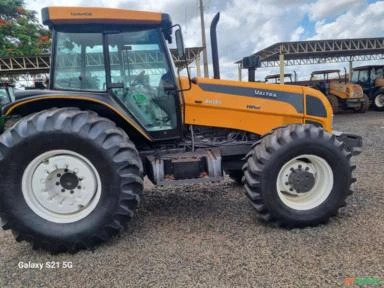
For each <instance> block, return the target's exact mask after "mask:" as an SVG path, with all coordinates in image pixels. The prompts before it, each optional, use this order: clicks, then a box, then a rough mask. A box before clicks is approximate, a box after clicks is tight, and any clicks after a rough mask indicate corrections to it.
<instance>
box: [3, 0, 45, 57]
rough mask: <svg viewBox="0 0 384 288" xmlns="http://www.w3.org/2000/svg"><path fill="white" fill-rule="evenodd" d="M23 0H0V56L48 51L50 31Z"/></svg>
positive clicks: (25, 54) (30, 54)
mask: <svg viewBox="0 0 384 288" xmlns="http://www.w3.org/2000/svg"><path fill="white" fill-rule="evenodd" d="M24 7H25V3H24V0H0V57H10V56H33V55H38V54H41V53H46V52H48V49H49V47H50V33H49V31H48V30H47V29H45V28H44V27H43V26H42V25H41V24H40V23H39V21H38V19H37V17H36V12H35V11H32V10H28V9H25V8H24Z"/></svg>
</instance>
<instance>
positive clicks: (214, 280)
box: [0, 112, 384, 287]
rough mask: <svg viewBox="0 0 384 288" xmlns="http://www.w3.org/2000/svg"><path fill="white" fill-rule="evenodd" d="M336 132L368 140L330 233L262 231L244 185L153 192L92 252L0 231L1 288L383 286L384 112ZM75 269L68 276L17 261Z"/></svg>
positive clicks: (347, 121)
mask: <svg viewBox="0 0 384 288" xmlns="http://www.w3.org/2000/svg"><path fill="white" fill-rule="evenodd" d="M335 128H336V129H337V130H341V131H349V132H351V133H356V134H360V135H362V136H363V137H364V152H363V154H361V155H360V156H358V158H356V162H357V165H358V168H357V170H356V176H357V178H358V181H357V183H356V184H354V190H355V193H354V194H353V195H352V196H351V197H350V198H349V200H348V206H347V207H346V208H343V209H342V211H341V212H340V213H339V216H338V217H336V218H333V219H332V220H331V221H330V222H329V223H328V224H327V225H323V226H320V227H316V228H306V229H293V230H284V229H280V228H275V227H272V226H270V225H266V224H263V223H260V222H259V221H257V220H256V219H255V212H254V211H253V208H252V207H251V206H250V205H249V204H248V202H247V200H246V198H245V196H244V194H243V189H242V188H241V187H238V186H236V185H235V184H234V183H232V182H231V180H229V179H227V180H226V181H225V182H223V183H220V184H210V185H195V186H187V187H178V188H173V189H165V188H156V187H155V188H151V187H147V188H146V191H145V200H144V203H143V205H142V207H141V208H140V209H139V211H138V214H137V217H136V219H135V220H134V221H132V222H131V225H130V226H129V228H128V229H127V230H126V231H125V232H124V233H123V234H122V235H121V236H119V237H117V238H114V239H113V240H112V241H110V242H108V243H107V244H104V245H102V246H100V247H98V248H97V249H96V250H95V251H81V252H79V253H77V254H75V255H70V254H59V255H50V254H48V253H46V252H43V251H33V250H32V249H31V247H30V246H29V245H28V244H26V243H16V242H15V241H14V239H13V237H12V234H11V233H10V232H8V231H7V232H4V231H1V232H0V243H1V244H0V257H1V258H0V259H1V260H0V287H123V286H124V287H342V286H343V281H344V279H345V277H351V276H361V277H364V276H374V277H379V278H381V279H383V281H384V249H383V239H384V229H383V228H384V220H383V217H382V215H384V195H383V192H384V188H383V183H382V179H383V178H382V175H383V173H382V169H383V164H384V148H383V143H384V114H383V113H377V112H369V113H367V114H345V115H338V116H336V118H335ZM20 261H23V262H28V261H31V262H35V263H36V262H38V263H45V262H47V261H54V262H60V263H61V264H62V263H63V261H71V262H72V265H73V267H72V269H64V268H57V269H48V268H44V269H42V270H38V269H20V268H18V263H19V262H20Z"/></svg>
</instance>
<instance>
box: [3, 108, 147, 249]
mask: <svg viewBox="0 0 384 288" xmlns="http://www.w3.org/2000/svg"><path fill="white" fill-rule="evenodd" d="M0 175H2V178H1V180H0V189H1V193H0V217H1V224H2V227H3V229H11V230H12V231H13V232H14V235H15V237H16V240H17V241H22V240H26V241H28V242H30V243H32V245H33V247H34V248H43V249H45V250H48V251H51V252H64V251H71V252H75V251H77V250H79V249H83V248H92V247H94V246H95V245H97V244H99V243H101V242H105V241H107V240H108V239H109V238H110V237H112V236H113V235H115V234H117V233H118V232H119V231H121V230H122V229H123V227H124V225H125V223H126V222H127V221H128V220H129V219H131V218H132V216H133V213H134V210H135V208H136V207H137V205H138V204H139V201H140V197H139V195H140V193H141V192H142V190H143V180H142V163H141V160H140V157H139V155H138V152H137V151H136V148H135V146H134V145H133V143H132V142H131V141H130V140H129V138H128V136H127V135H126V134H125V132H124V131H123V130H121V129H120V128H117V127H116V125H115V124H114V123H113V122H112V121H110V120H108V119H105V118H102V117H100V116H98V115H97V114H96V113H94V112H90V111H81V110H79V109H76V108H60V109H51V110H45V111H41V112H38V113H36V114H32V115H29V116H27V117H25V118H22V119H21V120H20V121H19V122H18V123H16V124H15V125H14V126H12V127H11V128H9V129H7V130H6V131H5V132H4V133H3V134H2V135H1V136H0Z"/></svg>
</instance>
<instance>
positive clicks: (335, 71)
mask: <svg viewBox="0 0 384 288" xmlns="http://www.w3.org/2000/svg"><path fill="white" fill-rule="evenodd" d="M329 73H340V70H339V69H332V70H319V71H313V72H312V73H311V75H318V74H329Z"/></svg>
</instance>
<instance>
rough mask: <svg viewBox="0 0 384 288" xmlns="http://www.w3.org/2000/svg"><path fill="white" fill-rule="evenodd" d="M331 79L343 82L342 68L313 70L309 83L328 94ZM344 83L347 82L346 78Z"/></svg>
mask: <svg viewBox="0 0 384 288" xmlns="http://www.w3.org/2000/svg"><path fill="white" fill-rule="evenodd" d="M331 81H338V82H342V80H341V75H340V70H338V69H334V70H319V71H313V72H312V73H311V78H310V80H309V82H310V84H309V85H310V86H311V87H314V88H316V89H318V90H320V91H321V92H323V93H324V94H325V95H327V94H329V89H330V85H329V84H330V82H331ZM344 83H346V79H344Z"/></svg>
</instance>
